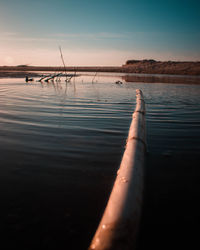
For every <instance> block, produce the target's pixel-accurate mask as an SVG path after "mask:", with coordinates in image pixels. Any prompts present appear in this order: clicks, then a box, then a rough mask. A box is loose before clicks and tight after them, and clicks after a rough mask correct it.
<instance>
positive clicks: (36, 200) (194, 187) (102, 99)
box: [0, 73, 200, 250]
mask: <svg viewBox="0 0 200 250" xmlns="http://www.w3.org/2000/svg"><path fill="white" fill-rule="evenodd" d="M117 80H121V81H122V82H123V84H116V83H115V82H116V81H117ZM132 80H133V79H132ZM138 88H140V89H141V90H142V91H143V94H144V98H145V101H146V109H147V114H146V125H147V143H148V154H147V160H146V166H145V171H146V177H145V199H144V209H143V216H142V221H141V230H140V234H139V240H138V249H147V246H148V247H149V246H152V247H154V249H165V247H166V248H167V247H170V246H171V245H172V242H173V246H174V248H171V249H177V247H178V246H180V245H187V244H188V246H189V245H190V246H192V244H193V243H195V240H196V242H197V231H196V230H195V226H197V225H198V224H199V209H200V206H199V204H198V197H199V193H200V170H199V160H200V157H199V151H200V102H199V98H200V87H199V85H195V84H189V85H188V84H184V83H178V84H175V83H173V84H170V83H166V82H165V83H163V82H162V80H160V82H158V83H150V82H147V83H141V82H140V83H139V82H136V81H135V82H134V81H131V78H129V81H126V79H125V78H123V77H121V75H120V74H119V76H117V74H116V73H115V75H112V74H107V75H106V74H103V73H101V74H100V73H99V74H98V75H97V76H95V77H94V74H86V75H82V76H79V77H76V78H74V79H72V81H71V82H70V83H66V82H65V81H64V79H62V81H61V82H55V83H52V82H51V83H40V82H36V81H35V82H30V83H25V81H24V79H20V78H18V79H17V78H13V79H9V78H7V79H0V150H1V168H0V199H1V209H0V212H1V213H0V230H1V236H2V241H1V242H0V245H1V248H2V249H17V248H20V249H59V250H61V249H87V247H88V245H89V243H90V240H91V239H92V236H93V234H94V233H95V230H96V227H97V225H98V223H99V220H100V218H101V215H102V213H103V211H104V208H105V205H106V202H107V199H108V197H109V194H110V191H111V188H112V185H113V182H114V179H115V176H116V171H117V169H118V167H119V164H120V160H121V157H122V154H123V151H124V145H125V141H126V137H127V134H128V129H129V125H130V122H131V115H132V112H133V111H134V108H135V99H136V98H135V90H136V89H138ZM178 233H181V237H180V236H178ZM186 236H187V239H185V241H184V244H183V242H182V241H181V240H182V238H183V237H185V238H186ZM163 242H164V243H163ZM161 244H164V246H163V245H161Z"/></svg>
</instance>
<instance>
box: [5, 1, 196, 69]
mask: <svg viewBox="0 0 200 250" xmlns="http://www.w3.org/2000/svg"><path fill="white" fill-rule="evenodd" d="M199 27H200V1H194V0H190V1H189V0H182V1H181V0H173V1H171V0H169V1H158V0H157V1H154V0H140V1H138V0H124V1H118V0H115V1H114V0H107V1H105V0H101V1H99V0H98V1H96V0H93V1H92V0H85V1H81V0H57V1H53V0H46V1H45V0H34V1H30V0H26V1H25V0H0V65H17V64H26V63H27V64H31V65H59V64H61V61H60V57H59V50H58V46H59V45H61V46H62V50H63V54H64V57H65V60H66V64H67V65H121V64H123V63H125V61H126V60H128V59H144V58H147V59H148V58H153V59H157V60H195V61H196V60H200V29H199Z"/></svg>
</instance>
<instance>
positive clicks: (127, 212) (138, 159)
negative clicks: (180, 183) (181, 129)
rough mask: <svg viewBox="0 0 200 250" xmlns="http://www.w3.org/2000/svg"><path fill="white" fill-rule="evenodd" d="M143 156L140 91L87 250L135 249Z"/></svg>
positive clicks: (143, 124)
mask: <svg viewBox="0 0 200 250" xmlns="http://www.w3.org/2000/svg"><path fill="white" fill-rule="evenodd" d="M145 152H146V135H145V102H144V98H143V94H142V91H141V90H139V89H137V90H136V108H135V111H134V113H133V115H132V122H131V125H130V129H129V134H128V138H127V142H126V148H125V151H124V155H123V157H122V161H121V164H120V168H119V170H118V172H117V177H116V180H115V183H114V186H113V189H112V192H111V195H110V198H109V200H108V203H107V206H106V209H105V211H104V214H103V217H102V219H101V222H100V224H99V226H98V228H97V231H96V233H95V235H94V238H93V240H92V242H91V245H90V247H89V250H92V249H95V250H128V249H129V250H130V249H134V248H135V243H136V237H137V232H138V227H139V221H140V214H141V208H142V198H143V184H144V180H143V179H144V178H143V177H144V158H145Z"/></svg>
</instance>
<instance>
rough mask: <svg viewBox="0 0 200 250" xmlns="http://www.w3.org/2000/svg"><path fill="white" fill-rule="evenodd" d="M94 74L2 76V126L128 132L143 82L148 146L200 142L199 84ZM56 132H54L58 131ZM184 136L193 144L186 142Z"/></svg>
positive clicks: (183, 146)
mask: <svg viewBox="0 0 200 250" xmlns="http://www.w3.org/2000/svg"><path fill="white" fill-rule="evenodd" d="M120 75H121V74H120ZM94 76H95V75H94V73H85V74H84V75H81V76H79V77H76V78H74V79H72V81H71V82H70V83H65V82H64V79H62V81H61V82H54V83H53V82H50V83H46V82H44V83H39V82H33V83H28V84H26V83H24V79H23V80H22V79H1V90H0V95H1V124H2V126H3V127H4V125H5V124H7V125H8V127H9V126H11V124H12V126H11V128H10V131H12V130H16V129H19V130H21V131H24V133H28V134H29V132H30V131H32V132H33V133H34V132H35V130H34V128H37V133H38V131H39V128H65V129H67V130H73V133H75V134H76V132H75V131H76V130H77V129H78V130H80V129H81V130H82V132H83V134H84V133H85V129H86V128H87V132H88V133H89V131H90V130H91V131H92V130H94V131H95V130H98V131H104V132H105V131H107V132H108V133H109V132H112V131H115V132H117V133H124V135H125V134H126V132H127V131H126V130H127V127H128V125H129V123H130V119H131V113H132V111H133V110H134V104H135V89H137V88H140V89H141V90H142V91H143V93H144V96H145V100H146V104H147V105H146V107H147V128H148V131H147V132H148V133H147V137H148V140H149V142H148V143H149V149H152V150H155V151H162V150H163V151H164V150H175V151H180V152H181V150H189V149H190V148H194V147H196V146H197V138H198V137H196V136H195V133H197V132H198V131H197V130H198V129H199V123H200V114H199V105H200V104H199V96H200V90H199V86H198V85H186V84H166V83H165V84H164V83H156V84H155V83H132V82H124V81H123V80H122V82H123V84H116V83H115V82H116V81H117V80H120V78H119V77H117V76H116V74H109V73H98V74H97V75H96V76H95V77H94ZM22 125H23V126H25V127H23V129H22V128H20V126H22ZM6 127H7V126H6ZM72 128H73V129H72ZM29 129H30V130H29ZM54 132H55V136H57V135H58V133H59V132H58V131H54ZM67 134H68V133H67ZM75 134H74V135H75ZM184 140H188V143H189V144H188V143H186V144H183V141H184ZM172 141H173V143H172ZM174 142H176V143H177V144H176V143H174ZM193 143H194V147H193ZM52 146H53V145H52ZM54 146H55V145H54ZM49 147H51V145H49Z"/></svg>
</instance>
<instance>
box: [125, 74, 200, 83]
mask: <svg viewBox="0 0 200 250" xmlns="http://www.w3.org/2000/svg"><path fill="white" fill-rule="evenodd" d="M122 79H123V80H124V81H125V82H146V83H176V84H177V83H181V84H200V76H176V75H175V76H174V75H148V74H132V75H130V74H129V75H123V76H122Z"/></svg>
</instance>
